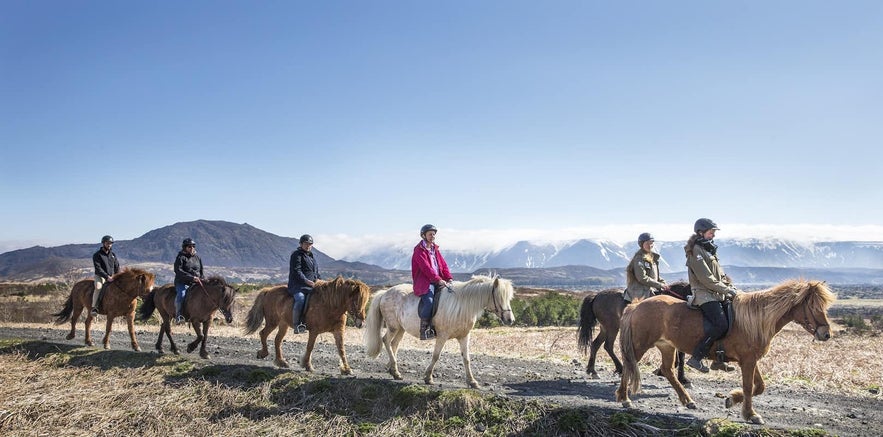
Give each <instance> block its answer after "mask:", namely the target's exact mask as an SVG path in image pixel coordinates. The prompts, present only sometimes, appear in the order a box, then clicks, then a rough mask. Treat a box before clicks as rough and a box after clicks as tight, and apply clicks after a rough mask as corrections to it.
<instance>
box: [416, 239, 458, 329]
mask: <svg viewBox="0 0 883 437" xmlns="http://www.w3.org/2000/svg"><path fill="white" fill-rule="evenodd" d="M437 232H438V228H436V227H435V226H433V225H429V224H427V225H423V227H422V228H420V242H419V243H417V245H416V246H414V254H413V255H412V256H411V277H412V279H413V280H414V294H415V295H416V296H419V297H420V303H419V304H418V305H417V314H418V315H419V316H420V339H421V340H431V339H433V338H435V328H434V327H433V326H432V304H433V300H434V299H435V292H436V291H441V289H442V288H445V287H448V290H449V291H450V290H451V289H452V288H451V287H452V284H451V281H452V280H453V277H452V276H451V271H450V270H449V269H448V263H447V262H445V258H444V257H443V256H442V254H441V251H439V250H438V245H437V244H435V234H436V233H437Z"/></svg>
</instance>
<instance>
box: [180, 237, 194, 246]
mask: <svg viewBox="0 0 883 437" xmlns="http://www.w3.org/2000/svg"><path fill="white" fill-rule="evenodd" d="M187 246H193V247H196V242H195V241H193V239H192V238H185V239H184V241H183V242H182V243H181V247H187Z"/></svg>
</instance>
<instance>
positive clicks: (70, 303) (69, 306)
mask: <svg viewBox="0 0 883 437" xmlns="http://www.w3.org/2000/svg"><path fill="white" fill-rule="evenodd" d="M73 312H74V292H73V291H71V295H70V296H68V298H67V302H65V303H64V308H62V309H61V311H59V312H57V313H55V314H53V315H52V317H55V324H56V325H60V324H62V323H64V322H67V321H68V320H70V319H71V314H73Z"/></svg>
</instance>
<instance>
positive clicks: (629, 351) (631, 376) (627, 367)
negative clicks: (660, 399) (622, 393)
mask: <svg viewBox="0 0 883 437" xmlns="http://www.w3.org/2000/svg"><path fill="white" fill-rule="evenodd" d="M634 314H635V306H634V305H629V306H627V307H626V308H625V312H624V313H623V315H622V322H621V328H620V334H619V347H620V350H621V351H622V380H623V381H626V382H628V383H629V386H628V390H629V391H630V392H632V393H638V392H639V391H640V390H641V370H640V369H639V368H638V358H637V357H636V356H635V343H634V340H633V339H632V316H634Z"/></svg>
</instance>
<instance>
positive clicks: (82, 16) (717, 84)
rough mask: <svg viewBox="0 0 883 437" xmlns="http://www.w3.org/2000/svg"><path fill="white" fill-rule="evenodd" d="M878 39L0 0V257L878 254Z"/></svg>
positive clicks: (426, 11)
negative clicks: (309, 251) (512, 244)
mask: <svg viewBox="0 0 883 437" xmlns="http://www.w3.org/2000/svg"><path fill="white" fill-rule="evenodd" d="M881 19H883V3H881V2H875V1H868V2H860V1H850V2H828V1H792V2H761V1H748V2H703V1H696V2H661V1H659V2H590V1H572V2H571V1H566V2H562V1H559V2H555V1H551V2H519V1H480V2H472V1H468V2H467V1H453V2H395V1H389V2H361V1H352V2H294V1H292V2H245V1H239V2H232V1H206V2H165V1H160V2H118V1H108V2H99V1H76V2H70V1H42V2H33V1H8V0H7V1H4V2H2V3H0V144H2V149H0V196H2V206H3V208H2V209H3V212H2V215H0V251H3V250H4V249H6V250H8V249H12V248H17V247H24V246H28V245H31V244H34V243H40V244H61V243H88V242H96V243H97V241H98V240H99V239H100V236H101V235H104V234H112V235H114V236H115V237H116V238H117V239H131V238H136V237H138V236H140V235H142V234H144V233H145V232H147V231H150V230H152V229H155V228H158V227H162V226H166V225H169V224H172V223H176V222H180V221H190V220H196V219H215V220H228V221H232V222H237V223H243V222H247V223H250V224H252V225H254V226H256V227H258V228H261V229H264V230H266V231H269V232H272V233H275V234H279V235H284V236H297V235H300V234H301V233H305V232H308V233H312V234H314V235H318V236H323V237H325V238H326V239H327V240H335V241H346V242H347V243H346V244H361V243H360V241H361V240H360V239H362V238H370V239H373V241H378V240H379V241H382V240H383V238H384V237H383V236H385V235H407V236H410V237H413V236H415V235H416V232H417V230H418V229H419V227H420V226H421V225H422V224H424V223H426V222H431V223H435V224H436V225H438V226H439V227H441V228H442V229H443V230H445V229H446V230H453V231H456V232H461V235H465V234H462V233H470V232H472V233H473V234H469V235H476V234H474V232H479V231H481V232H487V233H488V235H493V238H497V239H502V238H504V237H503V235H504V234H506V232H512V233H514V234H516V235H521V236H523V235H528V234H530V235H532V234H531V233H536V234H537V235H539V234H544V235H560V236H561V237H562V238H565V237H567V236H568V235H571V234H574V235H575V234H578V233H580V232H581V233H583V234H586V236H592V237H600V238H603V237H605V236H608V235H605V234H604V233H605V232H609V233H610V234H611V235H612V234H616V233H617V232H619V231H623V232H624V233H625V234H628V235H631V234H632V233H635V234H636V233H637V232H641V231H643V230H645V229H646V228H650V230H653V229H655V228H660V229H670V228H677V227H679V226H681V227H683V228H684V233H686V234H688V233H689V231H690V227H691V224H692V222H693V221H694V220H695V219H696V218H697V217H702V216H708V217H712V218H714V219H715V220H716V221H717V222H718V223H720V224H721V225H722V227H725V226H726V225H727V224H730V225H731V226H730V229H739V230H751V229H772V231H771V232H773V233H776V231H775V229H776V228H777V227H780V226H781V227H783V228H789V229H807V232H809V234H808V235H807V237H809V238H834V239H837V238H843V239H856V238H859V239H868V240H880V239H883V226H880V223H881V219H880V217H883V211H881V205H883V194H881V193H883V190H881V189H880V188H879V182H878V180H879V175H880V173H881V170H883V165H881V158H883V151H881V150H883V148H881V144H880V139H881V138H883V135H881V134H883V123H881V120H883V27H881V26H880V25H879V24H880V22H881ZM820 229H822V230H824V229H827V230H828V231H830V232H828V233H829V234H831V235H821V234H819V232H822V231H820ZM856 229H858V230H861V232H850V231H849V230H853V231H854V230H856ZM575 230H579V231H578V232H577V231H575ZM844 230H845V231H844ZM746 232H747V231H746ZM841 232H846V233H842V234H841ZM747 233H748V234H750V233H751V232H747ZM822 233H824V232H822ZM588 234H592V235H588ZM856 234H857V235H856ZM443 235H444V234H443V233H440V236H439V238H440V239H441V238H442V236H443ZM731 236H735V235H732V234H731ZM410 237H409V238H410ZM317 247H320V245H319V244H318V243H317Z"/></svg>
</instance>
